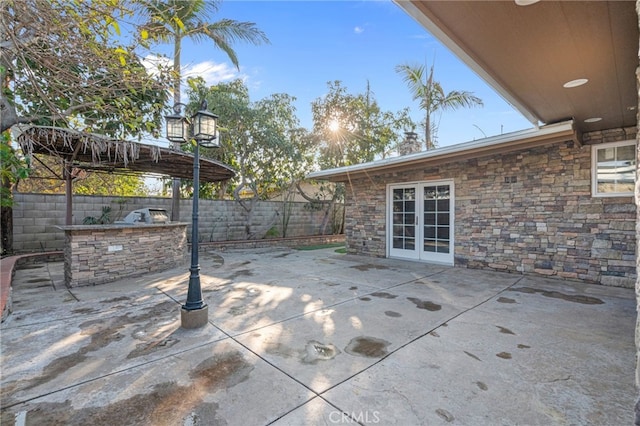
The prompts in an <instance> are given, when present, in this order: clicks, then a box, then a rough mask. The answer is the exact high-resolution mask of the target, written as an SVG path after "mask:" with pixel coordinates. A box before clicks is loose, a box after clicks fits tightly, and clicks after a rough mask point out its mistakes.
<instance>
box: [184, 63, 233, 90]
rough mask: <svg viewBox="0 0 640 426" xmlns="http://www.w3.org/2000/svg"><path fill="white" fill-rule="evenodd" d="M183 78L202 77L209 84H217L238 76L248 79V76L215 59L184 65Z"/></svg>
mask: <svg viewBox="0 0 640 426" xmlns="http://www.w3.org/2000/svg"><path fill="white" fill-rule="evenodd" d="M182 76H183V78H185V79H186V78H187V77H202V78H203V79H204V81H205V82H206V83H207V86H211V85H215V84H218V83H221V82H223V81H230V80H235V79H237V78H240V79H243V80H244V79H246V76H245V75H243V74H242V73H240V72H238V70H236V69H235V68H233V67H231V66H230V65H229V64H227V63H216V62H213V61H204V62H198V63H195V64H189V65H186V66H183V67H182Z"/></svg>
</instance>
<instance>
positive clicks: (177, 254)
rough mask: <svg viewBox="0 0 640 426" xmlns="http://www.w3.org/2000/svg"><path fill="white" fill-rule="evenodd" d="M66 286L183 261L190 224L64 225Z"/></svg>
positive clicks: (132, 274)
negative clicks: (188, 225)
mask: <svg viewBox="0 0 640 426" xmlns="http://www.w3.org/2000/svg"><path fill="white" fill-rule="evenodd" d="M60 229H62V230H63V231H64V233H65V242H64V276H65V284H66V286H67V287H79V286H88V285H96V284H105V283H109V282H112V281H116V280H121V279H123V278H127V277H135V276H140V275H143V274H147V273H149V272H159V271H164V270H167V269H171V268H174V267H176V266H180V265H183V264H184V262H185V261H186V260H187V245H188V244H187V224H186V223H183V222H163V223H159V222H158V223H154V222H150V223H146V222H140V221H138V222H136V223H124V222H122V223H117V224H112V225H71V226H61V227H60Z"/></svg>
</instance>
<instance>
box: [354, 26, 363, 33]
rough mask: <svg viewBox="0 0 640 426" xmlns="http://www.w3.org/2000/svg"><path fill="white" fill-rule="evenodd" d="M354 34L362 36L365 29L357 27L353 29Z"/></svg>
mask: <svg viewBox="0 0 640 426" xmlns="http://www.w3.org/2000/svg"><path fill="white" fill-rule="evenodd" d="M353 32H354V33H356V34H362V33H363V32H364V28H362V27H359V26H356V27H355V28H354V29H353Z"/></svg>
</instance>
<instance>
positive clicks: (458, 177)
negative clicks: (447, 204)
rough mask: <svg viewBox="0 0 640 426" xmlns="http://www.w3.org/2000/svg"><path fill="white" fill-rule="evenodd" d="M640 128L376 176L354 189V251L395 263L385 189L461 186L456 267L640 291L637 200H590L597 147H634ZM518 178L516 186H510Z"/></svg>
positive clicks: (350, 246) (350, 230) (350, 244)
mask: <svg viewBox="0 0 640 426" xmlns="http://www.w3.org/2000/svg"><path fill="white" fill-rule="evenodd" d="M635 133H636V130H635V128H627V129H617V130H610V131H604V132H594V133H590V134H585V135H584V137H583V140H584V143H585V145H583V146H582V147H579V146H577V145H574V143H573V142H570V141H569V142H564V143H558V144H554V145H548V146H543V147H538V148H534V149H530V150H524V151H515V152H511V153H505V154H497V155H491V156H485V157H480V158H477V159H470V160H466V161H462V162H454V163H443V164H442V165H440V166H429V167H426V168H425V167H423V168H413V169H411V170H404V171H401V172H387V173H382V174H377V175H376V174H370V175H369V176H367V177H366V178H361V179H353V180H352V181H351V183H350V184H348V188H347V197H346V203H345V205H346V223H345V225H346V226H345V229H346V241H347V251H348V252H349V253H352V254H363V255H370V256H376V257H384V256H385V255H386V215H387V199H386V185H387V184H396V183H404V182H407V183H408V182H421V181H431V180H439V179H452V180H453V181H454V185H455V265H456V266H463V267H469V268H483V269H493V270H499V271H508V272H513V273H534V274H540V275H545V276H556V277H561V278H565V279H580V280H585V281H588V282H595V283H601V284H604V285H611V286H622V287H633V286H634V282H635V279H636V270H635V259H636V254H635V253H636V233H635V225H636V220H635V215H636V207H635V204H634V201H633V197H611V198H607V197H601V198H594V197H592V196H591V146H590V145H591V144H595V143H601V142H614V141H622V140H633V139H635ZM505 177H510V178H511V177H515V179H516V182H515V183H505Z"/></svg>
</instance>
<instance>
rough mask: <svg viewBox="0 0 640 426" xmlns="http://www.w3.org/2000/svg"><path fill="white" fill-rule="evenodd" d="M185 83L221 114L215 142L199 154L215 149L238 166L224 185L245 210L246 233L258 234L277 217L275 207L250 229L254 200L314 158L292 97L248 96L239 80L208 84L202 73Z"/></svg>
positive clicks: (287, 180)
mask: <svg viewBox="0 0 640 426" xmlns="http://www.w3.org/2000/svg"><path fill="white" fill-rule="evenodd" d="M189 84H190V94H189V97H190V99H202V98H206V100H207V102H208V105H209V107H211V108H212V109H213V110H214V111H215V113H216V114H218V115H219V116H220V121H219V126H220V148H218V149H217V150H216V151H214V152H211V151H209V150H206V149H205V150H203V156H207V155H214V156H215V157H216V158H217V159H219V160H221V161H224V162H225V163H228V164H230V165H231V166H232V167H234V168H235V169H236V170H237V177H236V179H235V180H234V181H233V182H231V186H230V187H228V188H227V191H228V192H229V193H232V194H233V197H234V199H235V200H236V201H237V202H238V203H239V204H240V206H241V207H242V208H243V209H244V211H245V213H246V216H245V218H246V221H245V234H246V235H245V238H247V239H256V238H262V237H263V236H264V235H265V234H266V232H267V231H268V230H269V229H270V228H271V227H272V226H273V225H274V224H275V223H277V221H278V214H279V213H278V214H276V215H274V217H273V218H271V220H270V221H268V222H267V223H264V224H261V225H260V226H259V227H257V228H255V229H254V228H253V225H252V224H253V214H254V212H255V206H256V204H257V202H258V201H260V200H264V199H267V198H268V197H269V195H270V194H272V193H274V192H275V193H277V192H280V191H282V190H284V189H286V188H287V187H288V186H289V185H290V184H291V182H293V181H295V180H297V179H301V178H302V177H303V176H304V175H305V174H306V172H307V171H308V170H310V167H311V163H312V161H313V153H314V150H313V148H314V146H313V144H312V141H311V138H310V135H309V134H308V132H307V131H306V130H305V129H303V128H301V127H300V123H299V120H298V118H297V116H296V110H295V107H294V105H293V102H294V100H295V98H293V97H291V96H289V95H287V94H282V93H279V94H273V95H271V96H269V97H266V98H264V99H261V100H259V101H256V102H252V101H251V99H250V97H249V91H248V89H247V87H246V85H245V84H244V82H243V81H242V80H234V81H232V82H229V83H220V84H218V85H215V86H212V87H209V88H207V87H206V86H205V84H204V81H203V80H202V79H191V80H190V81H189ZM193 107H194V109H195V107H196V105H195V104H194V105H193Z"/></svg>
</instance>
